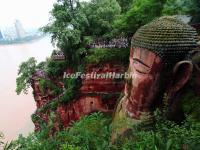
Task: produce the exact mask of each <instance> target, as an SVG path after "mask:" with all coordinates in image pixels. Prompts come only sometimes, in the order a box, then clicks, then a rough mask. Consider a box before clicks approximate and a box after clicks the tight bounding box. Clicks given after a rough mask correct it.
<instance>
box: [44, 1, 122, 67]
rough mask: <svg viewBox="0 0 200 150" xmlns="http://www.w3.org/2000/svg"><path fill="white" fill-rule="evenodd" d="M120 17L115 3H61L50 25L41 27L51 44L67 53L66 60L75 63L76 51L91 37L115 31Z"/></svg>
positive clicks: (58, 2) (58, 3)
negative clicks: (114, 25) (49, 35)
mask: <svg viewBox="0 0 200 150" xmlns="http://www.w3.org/2000/svg"><path fill="white" fill-rule="evenodd" d="M119 14H120V6H119V4H118V3H117V1H116V0H92V1H91V2H81V3H80V2H79V1H78V0H62V1H61V0H58V1H57V3H56V4H54V7H53V10H52V11H51V15H52V17H51V22H50V23H49V24H48V25H47V26H45V27H44V28H42V30H43V31H44V32H46V33H50V34H51V36H52V42H53V43H54V44H57V46H58V47H59V48H60V49H61V50H63V51H64V53H65V56H66V58H67V61H69V62H70V64H74V63H76V61H77V52H78V50H79V49H80V48H82V47H85V46H86V44H87V42H86V41H87V38H88V36H103V35H104V34H107V33H109V32H110V30H112V23H113V21H114V19H115V18H116V16H117V15H119Z"/></svg>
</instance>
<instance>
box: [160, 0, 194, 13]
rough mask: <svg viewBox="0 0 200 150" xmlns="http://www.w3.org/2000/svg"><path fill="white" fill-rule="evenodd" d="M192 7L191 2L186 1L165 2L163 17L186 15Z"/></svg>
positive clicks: (169, 0)
mask: <svg viewBox="0 0 200 150" xmlns="http://www.w3.org/2000/svg"><path fill="white" fill-rule="evenodd" d="M192 7H193V2H192V1H188V0H167V1H166V3H165V5H164V8H163V11H162V13H163V15H188V14H189V12H190V11H191V9H192Z"/></svg>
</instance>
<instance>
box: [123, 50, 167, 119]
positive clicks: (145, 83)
mask: <svg viewBox="0 0 200 150" xmlns="http://www.w3.org/2000/svg"><path fill="white" fill-rule="evenodd" d="M162 68H163V63H162V59H161V58H160V57H159V56H157V55H156V54H155V53H153V52H151V51H149V50H146V49H142V48H132V49H131V52H130V65H129V73H130V74H131V76H132V78H131V79H130V81H129V83H127V84H126V86H125V97H126V99H125V101H124V102H123V108H124V110H125V111H126V113H127V115H128V116H129V117H131V118H134V119H139V118H140V115H141V113H142V112H149V111H150V109H151V106H152V104H153V103H154V101H155V99H156V97H157V96H158V93H159V86H160V75H161V72H162Z"/></svg>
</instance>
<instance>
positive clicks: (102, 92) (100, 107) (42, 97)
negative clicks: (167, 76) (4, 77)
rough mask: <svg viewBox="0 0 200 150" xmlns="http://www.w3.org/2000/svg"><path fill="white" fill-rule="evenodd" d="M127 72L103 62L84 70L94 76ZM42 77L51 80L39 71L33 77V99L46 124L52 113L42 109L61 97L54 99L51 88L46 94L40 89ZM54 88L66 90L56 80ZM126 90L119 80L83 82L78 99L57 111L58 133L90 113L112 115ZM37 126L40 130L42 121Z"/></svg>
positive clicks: (55, 124)
mask: <svg viewBox="0 0 200 150" xmlns="http://www.w3.org/2000/svg"><path fill="white" fill-rule="evenodd" d="M125 71H126V67H125V66H124V65H122V64H120V63H113V62H112V63H111V62H108V63H102V64H90V65H87V66H86V68H85V73H86V74H91V73H92V72H96V73H97V74H105V73H113V72H115V73H121V74H122V73H124V72H125ZM66 72H68V73H72V72H73V71H69V69H68V70H66ZM40 78H46V79H49V80H51V79H50V78H48V77H47V76H46V75H45V73H44V72H42V71H39V72H37V73H36V74H35V75H34V76H33V78H32V88H33V91H34V98H35V101H36V104H37V111H36V114H35V115H36V116H37V117H39V118H40V120H42V121H43V122H45V123H48V122H49V116H50V113H51V110H48V108H47V111H45V113H44V112H40V111H39V110H40V109H41V108H43V107H45V105H47V104H48V103H49V102H51V101H53V100H55V98H56V97H59V96H62V94H61V95H59V96H58V95H57V96H53V95H52V94H51V91H50V90H49V89H47V90H46V92H45V93H43V92H42V90H41V89H40V86H39V79H40ZM53 82H54V84H55V85H57V86H59V87H61V88H63V86H64V85H63V84H62V83H61V81H59V80H58V81H56V80H54V81H53ZM123 89H124V81H123V80H117V79H110V78H108V79H89V78H86V79H82V85H81V87H80V89H78V93H79V95H78V97H76V98H75V99H74V100H72V101H70V102H68V103H65V104H59V105H58V106H57V108H56V110H55V111H54V113H55V114H56V119H54V120H53V122H54V129H55V130H59V127H58V126H62V127H64V128H67V127H69V125H70V123H71V122H73V121H77V120H79V119H80V118H81V117H82V116H85V115H88V114H91V113H93V112H97V111H100V112H103V113H112V111H113V109H114V107H115V104H116V101H117V99H118V97H119V95H120V93H121V92H122V90H123ZM33 122H34V124H35V130H36V131H38V130H39V129H40V123H39V121H33Z"/></svg>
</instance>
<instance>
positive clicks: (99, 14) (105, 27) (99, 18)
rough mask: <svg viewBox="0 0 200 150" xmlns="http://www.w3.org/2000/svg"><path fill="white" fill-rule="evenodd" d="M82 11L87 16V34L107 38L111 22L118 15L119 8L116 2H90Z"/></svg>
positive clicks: (107, 0) (99, 0)
mask: <svg viewBox="0 0 200 150" xmlns="http://www.w3.org/2000/svg"><path fill="white" fill-rule="evenodd" d="M83 11H84V13H85V14H86V16H87V19H88V23H89V28H88V29H87V34H88V35H90V36H94V37H101V36H108V35H109V33H110V31H111V30H112V29H113V26H112V25H113V22H114V20H115V19H116V18H117V16H118V15H120V12H121V7H120V6H119V4H118V3H117V1H116V0H92V1H91V2H89V3H85V6H84V7H83Z"/></svg>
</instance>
